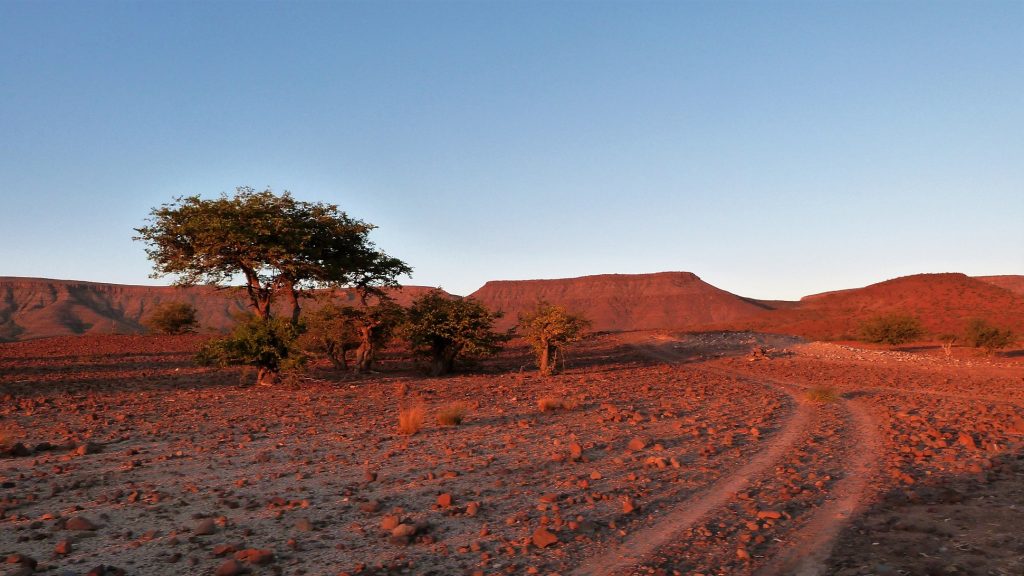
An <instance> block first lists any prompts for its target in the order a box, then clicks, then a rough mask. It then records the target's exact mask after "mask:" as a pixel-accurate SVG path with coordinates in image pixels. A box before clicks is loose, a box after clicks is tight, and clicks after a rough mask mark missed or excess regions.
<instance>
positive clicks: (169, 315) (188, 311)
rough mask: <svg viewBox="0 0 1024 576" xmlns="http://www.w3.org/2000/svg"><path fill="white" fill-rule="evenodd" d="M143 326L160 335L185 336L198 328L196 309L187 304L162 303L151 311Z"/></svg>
mask: <svg viewBox="0 0 1024 576" xmlns="http://www.w3.org/2000/svg"><path fill="white" fill-rule="evenodd" d="M143 324H144V325H145V326H146V327H147V328H149V329H150V330H152V331H154V332H160V333H162V334H185V333H187V332H195V331H196V328H198V327H199V321H198V320H197V319H196V307H195V306H193V305H191V304H189V303H188V302H164V303H163V304H160V305H158V306H157V307H156V308H154V309H153V312H152V313H151V314H150V315H149V316H148V317H147V318H146V320H145V321H144V322H143Z"/></svg>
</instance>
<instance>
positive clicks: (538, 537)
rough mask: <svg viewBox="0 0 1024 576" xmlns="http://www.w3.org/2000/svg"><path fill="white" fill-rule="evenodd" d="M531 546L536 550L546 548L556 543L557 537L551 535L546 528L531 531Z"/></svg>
mask: <svg viewBox="0 0 1024 576" xmlns="http://www.w3.org/2000/svg"><path fill="white" fill-rule="evenodd" d="M531 540H532V541H533V545H534V546H536V547H538V548H547V547H548V546H551V545H552V544H556V543H557V542H558V536H556V535H555V534H553V533H551V532H550V531H549V530H548V529H547V528H545V527H543V526H541V527H540V528H537V529H536V530H534V531H533V537H532V538H531Z"/></svg>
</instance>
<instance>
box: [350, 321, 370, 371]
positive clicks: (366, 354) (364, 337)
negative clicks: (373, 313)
mask: <svg viewBox="0 0 1024 576" xmlns="http://www.w3.org/2000/svg"><path fill="white" fill-rule="evenodd" d="M357 329H358V330H359V347H358V348H356V359H355V366H354V370H355V372H356V374H359V373H360V372H367V371H369V370H370V368H371V367H373V356H374V353H375V350H374V349H373V326H370V325H366V324H363V325H360V326H359V327H358V328H357Z"/></svg>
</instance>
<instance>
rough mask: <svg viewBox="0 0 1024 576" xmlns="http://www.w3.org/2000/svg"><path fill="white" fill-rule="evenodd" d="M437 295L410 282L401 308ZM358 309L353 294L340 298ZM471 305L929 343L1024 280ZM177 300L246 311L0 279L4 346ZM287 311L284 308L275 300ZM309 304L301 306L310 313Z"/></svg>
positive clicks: (693, 284)
mask: <svg viewBox="0 0 1024 576" xmlns="http://www.w3.org/2000/svg"><path fill="white" fill-rule="evenodd" d="M429 290H432V288H428V287H423V286H406V287H404V289H403V290H401V291H395V292H393V293H392V295H393V297H394V298H395V299H396V301H397V302H398V303H399V304H402V305H408V304H409V303H410V302H411V301H412V300H413V299H415V298H417V297H419V296H420V295H422V294H424V293H426V292H427V291H429ZM340 295H341V297H342V298H343V299H345V300H346V301H347V302H351V303H353V304H355V303H356V302H357V298H356V295H355V293H354V292H353V291H351V290H349V291H341V292H340ZM471 297H473V298H476V299H478V300H480V301H481V302H482V303H483V304H485V305H486V306H487V307H489V308H491V309H492V310H501V311H503V312H504V313H505V315H504V317H503V318H502V319H501V320H499V322H498V327H499V328H501V329H505V328H509V327H512V326H514V325H515V324H516V322H517V319H518V316H519V314H520V313H521V312H524V311H527V310H530V309H532V308H533V307H534V306H535V305H536V303H537V302H538V301H541V300H545V301H548V302H550V303H553V304H559V305H562V306H565V307H566V308H568V309H570V310H571V311H575V312H581V313H583V314H584V315H585V316H586V317H587V318H589V319H590V320H591V321H592V322H593V328H594V330H599V331H627V330H701V329H730V330H760V331H765V332H777V333H785V334H794V335H799V336H805V337H808V338H814V339H843V338H849V337H852V336H854V335H856V332H857V329H858V327H859V325H860V323H861V322H863V320H865V319H867V318H870V317H872V316H877V315H879V314H889V313H905V314H912V315H915V316H918V317H920V318H921V321H922V323H923V325H924V327H925V329H926V330H927V331H928V332H929V333H930V334H931V335H933V336H935V335H939V334H946V333H959V332H962V330H963V328H964V327H965V325H966V323H967V321H968V320H970V319H972V318H985V319H987V320H989V321H990V322H993V323H995V324H997V325H1000V326H1003V327H1008V328H1011V329H1013V330H1014V331H1016V332H1017V333H1018V334H1024V276H980V277H976V278H972V277H969V276H966V275H964V274H958V273H946V274H917V275H913V276H904V277H902V278H894V279H892V280H886V281H884V282H878V283H875V284H871V285H869V286H864V287H862V288H851V289H847V290H837V291H832V292H825V293H821V294H812V295H809V296H805V297H804V298H802V299H800V300H799V301H795V302H794V301H770V300H755V299H752V298H744V297H741V296H737V295H735V294H732V293H730V292H727V291H725V290H722V289H719V288H716V287H715V286H712V285H710V284H708V283H706V282H704V281H703V280H701V279H700V278H699V277H698V276H697V275H696V274H693V273H690V272H658V273H653V274H600V275H594V276H581V277H578V278H561V279H552V280H495V281H491V282H487V283H486V284H484V286H483V287H481V288H480V289H479V290H477V291H476V292H474V293H473V294H472V295H471ZM167 301H184V302H189V303H191V304H192V305H194V306H195V307H196V309H197V311H198V313H199V321H200V324H201V326H202V331H210V332H220V331H225V330H227V329H229V328H230V327H231V326H232V325H233V324H234V315H235V314H237V313H239V312H243V311H246V310H247V309H248V306H247V299H246V297H245V293H244V292H243V291H242V289H241V288H228V289H217V288H213V287H209V286H196V287H191V288H179V287H174V286H129V285H120V284H104V283H100V282H84V281H75V280H52V279H47V278H17V277H0V342H3V341H13V340H25V339H31V338H45V337H50V336H66V335H74V334H112V333H113V334H136V333H140V332H143V331H144V328H143V326H142V324H141V321H142V319H143V318H145V317H146V316H147V315H148V314H149V312H150V311H151V310H153V308H154V307H155V306H157V305H158V304H160V303H162V302H167ZM282 304H283V303H282ZM311 305H312V301H306V302H305V303H304V307H305V308H307V309H308V308H309V307H310V306H311Z"/></svg>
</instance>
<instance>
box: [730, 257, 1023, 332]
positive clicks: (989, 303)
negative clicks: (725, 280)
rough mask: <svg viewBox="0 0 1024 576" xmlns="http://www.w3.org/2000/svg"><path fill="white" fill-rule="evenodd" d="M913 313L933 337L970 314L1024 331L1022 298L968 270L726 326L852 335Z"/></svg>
mask: <svg viewBox="0 0 1024 576" xmlns="http://www.w3.org/2000/svg"><path fill="white" fill-rule="evenodd" d="M893 313H899V314H909V315H912V316H917V317H918V318H920V320H921V324H922V326H923V327H924V329H925V330H926V331H927V332H929V333H930V334H931V335H933V336H935V335H941V334H958V333H962V332H963V330H964V328H965V326H966V324H967V322H968V321H969V320H970V319H972V318H984V319H986V320H988V321H990V322H992V323H994V324H997V325H999V326H1002V327H1007V328H1011V329H1013V330H1014V331H1016V332H1017V333H1018V334H1020V333H1024V297H1022V296H1020V295H1019V294H1015V293H1014V292H1012V291H1010V290H1008V289H1006V288H1002V287H1000V286H997V285H995V284H994V283H990V282H988V281H985V280H982V279H977V278H971V277H969V276H966V275H964V274H952V273H951V274H917V275H914V276H904V277H902V278H895V279H892V280H886V281H885V282H879V283H877V284H871V285H870V286H865V287H863V288H853V289H849V290H838V291H835V292H825V293H822V294H814V295H811V296H805V297H804V298H802V299H801V300H800V302H799V304H798V305H797V306H796V307H793V308H789V309H782V308H780V309H776V310H770V311H765V312H762V313H760V314H758V315H757V316H755V317H752V318H747V319H743V320H741V321H739V322H733V323H728V324H725V325H720V326H718V327H722V328H726V327H728V328H744V329H755V330H765V331H770V332H779V333H786V334H796V335H800V336H807V337H809V338H817V339H848V338H852V337H853V336H855V335H856V334H857V332H858V329H859V326H860V324H861V323H862V322H863V321H864V320H866V319H868V318H871V317H875V316H878V315H882V314H893Z"/></svg>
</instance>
